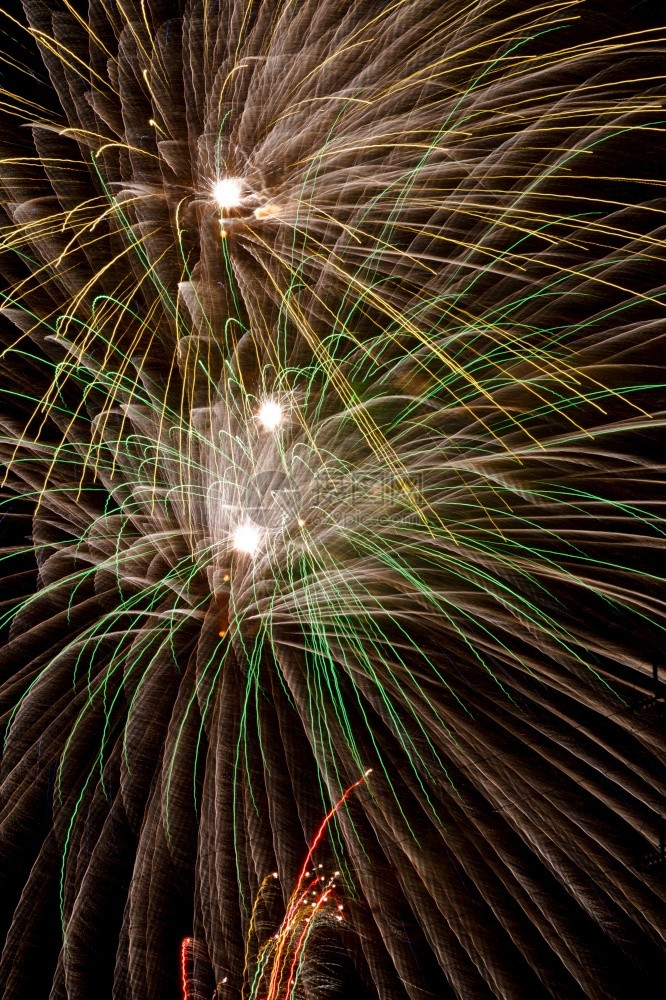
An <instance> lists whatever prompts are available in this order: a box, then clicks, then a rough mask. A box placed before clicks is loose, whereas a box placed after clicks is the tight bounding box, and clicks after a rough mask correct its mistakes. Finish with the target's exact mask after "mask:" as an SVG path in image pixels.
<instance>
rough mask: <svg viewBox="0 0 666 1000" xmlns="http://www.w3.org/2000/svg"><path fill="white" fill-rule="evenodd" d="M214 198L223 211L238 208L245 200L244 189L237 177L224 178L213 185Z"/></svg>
mask: <svg viewBox="0 0 666 1000" xmlns="http://www.w3.org/2000/svg"><path fill="white" fill-rule="evenodd" d="M213 198H214V199H215V201H216V202H217V204H218V206H219V207H220V209H221V210H222V211H224V210H225V209H227V208H237V207H238V206H239V205H240V203H241V201H242V200H243V188H242V185H241V182H240V181H239V180H238V178H237V177H223V178H221V180H219V181H215V183H214V184H213Z"/></svg>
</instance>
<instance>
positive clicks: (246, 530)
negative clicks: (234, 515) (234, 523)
mask: <svg viewBox="0 0 666 1000" xmlns="http://www.w3.org/2000/svg"><path fill="white" fill-rule="evenodd" d="M260 541H261V535H260V533H259V529H258V528H256V527H255V526H254V525H253V524H249V523H248V522H247V521H246V522H245V523H244V524H239V525H238V527H237V528H236V530H235V531H234V536H233V545H234V548H235V549H236V551H237V552H245V553H247V555H249V556H253V555H254V554H255V552H256V551H257V549H258V548H259V543H260Z"/></svg>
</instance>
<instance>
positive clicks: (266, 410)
mask: <svg viewBox="0 0 666 1000" xmlns="http://www.w3.org/2000/svg"><path fill="white" fill-rule="evenodd" d="M258 417H259V422H260V424H261V425H262V427H263V428H264V429H265V430H267V431H274V430H275V428H276V427H278V426H279V425H280V424H281V423H282V417H283V413H282V407H281V406H280V404H279V403H276V402H275V400H274V399H267V400H265V402H263V403H262V404H261V408H260V409H259V413H258Z"/></svg>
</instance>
